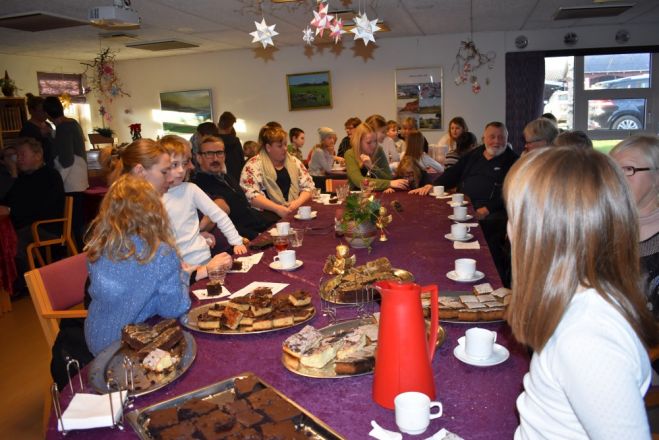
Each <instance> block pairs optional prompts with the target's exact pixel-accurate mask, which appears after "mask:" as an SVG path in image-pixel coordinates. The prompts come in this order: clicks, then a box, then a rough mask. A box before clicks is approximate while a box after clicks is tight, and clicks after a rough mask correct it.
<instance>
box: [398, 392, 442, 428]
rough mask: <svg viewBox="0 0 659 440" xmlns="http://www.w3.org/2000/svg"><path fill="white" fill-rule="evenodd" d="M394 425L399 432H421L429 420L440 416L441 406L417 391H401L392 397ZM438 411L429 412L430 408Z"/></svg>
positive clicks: (428, 423) (426, 426)
mask: <svg viewBox="0 0 659 440" xmlns="http://www.w3.org/2000/svg"><path fill="white" fill-rule="evenodd" d="M394 406H395V409H396V425H397V426H398V429H399V430H400V431H401V432H404V433H406V434H411V435H419V434H423V433H424V432H425V431H426V429H428V425H430V420H432V419H436V418H438V417H441V415H442V412H443V408H442V404H441V403H440V402H431V401H430V397H428V396H426V395H425V394H423V393H419V392H417V391H408V392H406V393H401V394H399V395H397V396H396V398H395V399H394ZM433 407H436V408H439V411H437V412H435V413H431V412H430V410H431V408H433Z"/></svg>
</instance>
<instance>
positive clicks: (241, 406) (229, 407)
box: [222, 399, 252, 415]
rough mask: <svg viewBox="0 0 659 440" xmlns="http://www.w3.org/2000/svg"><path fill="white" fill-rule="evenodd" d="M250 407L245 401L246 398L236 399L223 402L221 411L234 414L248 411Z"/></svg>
mask: <svg viewBox="0 0 659 440" xmlns="http://www.w3.org/2000/svg"><path fill="white" fill-rule="evenodd" d="M251 409H252V408H251V407H250V406H249V403H247V400H242V399H241V400H236V401H234V402H228V403H225V404H224V405H223V406H222V411H224V412H225V413H228V414H231V415H236V414H238V413H241V412H243V411H249V410H251Z"/></svg>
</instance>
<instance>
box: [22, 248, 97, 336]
mask: <svg viewBox="0 0 659 440" xmlns="http://www.w3.org/2000/svg"><path fill="white" fill-rule="evenodd" d="M86 280H87V254H86V253H81V254H78V255H75V256H73V257H69V258H65V259H63V260H60V261H57V262H55V263H53V264H49V265H47V266H44V267H41V268H39V269H34V270H31V271H29V272H27V273H26V274H25V281H26V282H27V286H28V290H29V291H30V296H31V297H32V302H33V303H34V308H35V310H36V312H37V316H38V317H39V322H40V323H41V328H42V330H43V332H44V335H45V336H46V341H47V342H48V345H49V346H52V345H53V343H54V342H55V338H56V337H57V332H58V331H59V319H61V318H84V317H86V316H87V311H86V310H81V309H77V310H70V309H71V308H72V307H74V306H76V305H78V304H80V303H82V302H83V300H84V298H85V282H86Z"/></svg>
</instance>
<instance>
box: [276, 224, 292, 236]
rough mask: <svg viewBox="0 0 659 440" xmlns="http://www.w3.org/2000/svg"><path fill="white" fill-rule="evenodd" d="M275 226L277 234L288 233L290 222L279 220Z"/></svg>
mask: <svg viewBox="0 0 659 440" xmlns="http://www.w3.org/2000/svg"><path fill="white" fill-rule="evenodd" d="M276 226H277V234H278V235H288V232H289V231H290V229H291V224H290V223H288V222H279V223H277V225H276Z"/></svg>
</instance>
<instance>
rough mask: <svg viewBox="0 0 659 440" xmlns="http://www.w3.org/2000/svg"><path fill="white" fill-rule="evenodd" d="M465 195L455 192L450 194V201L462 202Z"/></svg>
mask: <svg viewBox="0 0 659 440" xmlns="http://www.w3.org/2000/svg"><path fill="white" fill-rule="evenodd" d="M464 199H465V195H464V194H462V193H455V194H453V195H452V196H451V201H452V202H453V203H462V202H464Z"/></svg>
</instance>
